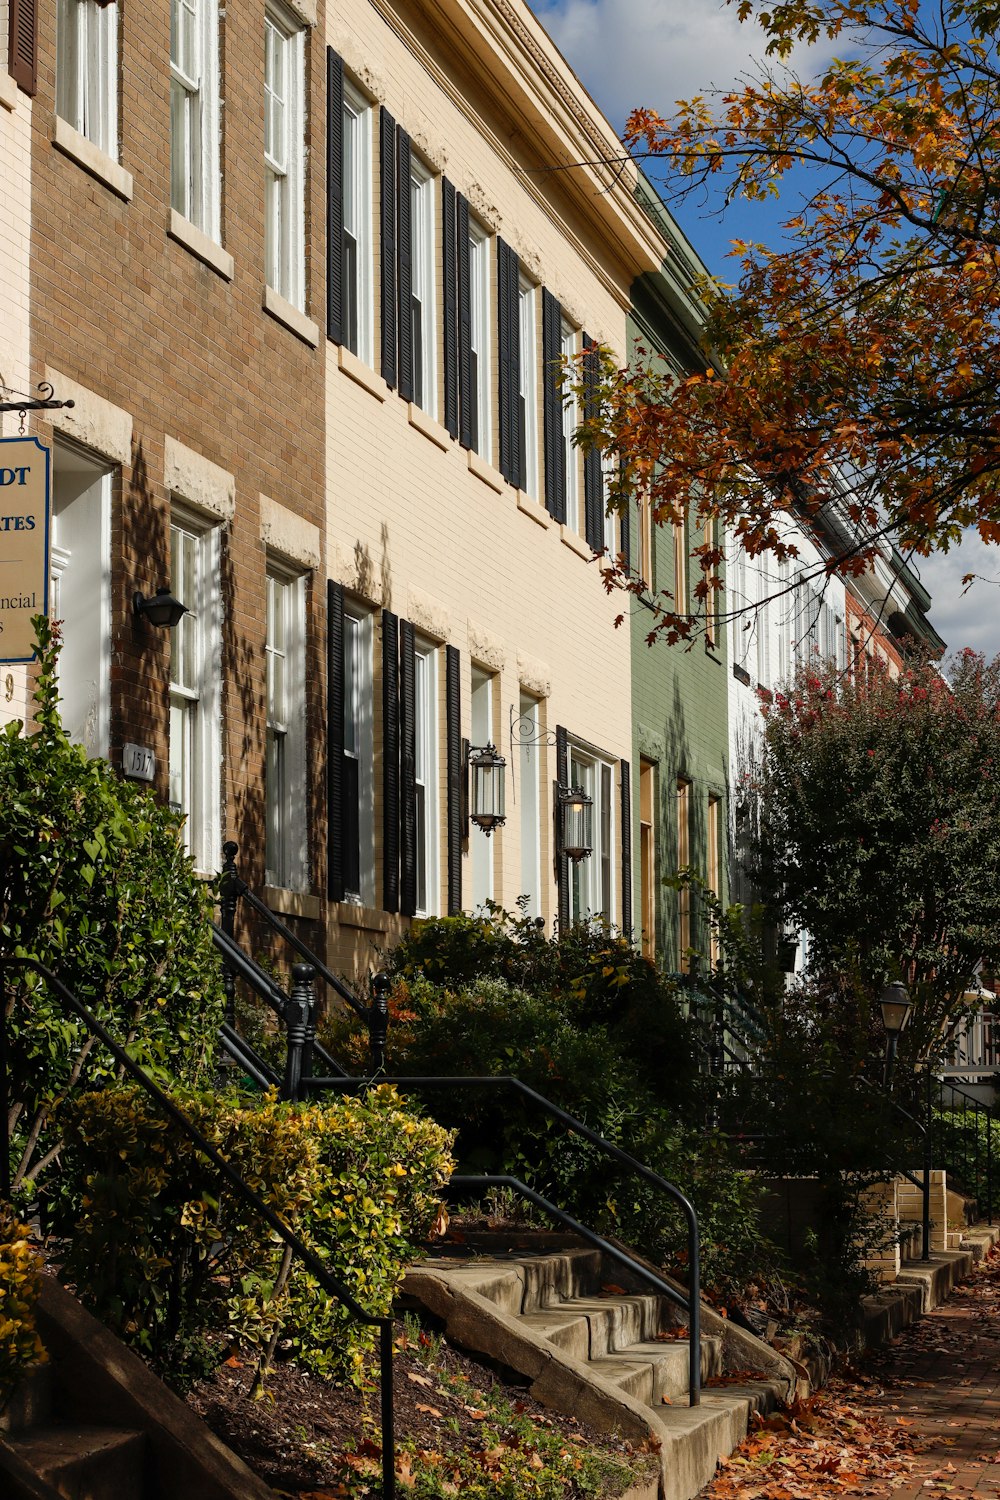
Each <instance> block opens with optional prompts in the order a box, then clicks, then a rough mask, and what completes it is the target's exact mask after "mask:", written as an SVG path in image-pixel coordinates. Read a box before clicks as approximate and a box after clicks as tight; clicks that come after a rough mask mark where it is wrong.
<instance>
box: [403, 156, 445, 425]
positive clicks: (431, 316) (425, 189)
mask: <svg viewBox="0 0 1000 1500" xmlns="http://www.w3.org/2000/svg"><path fill="white" fill-rule="evenodd" d="M410 234H411V243H412V261H411V272H410V277H411V281H410V326H411V328H412V332H413V400H414V402H415V404H416V405H417V406H419V407H422V408H423V410H424V411H425V412H427V413H428V415H430V416H432V417H433V416H436V415H437V361H436V359H435V344H436V334H435V327H436V318H435V312H436V306H437V298H436V292H435V284H434V180H433V178H432V177H431V175H430V173H429V172H428V171H427V168H426V167H425V166H423V164H422V163H421V162H419V161H418V160H417V159H416V157H415V156H411V158H410ZM401 311H402V315H403V316H405V309H404V310H401Z"/></svg>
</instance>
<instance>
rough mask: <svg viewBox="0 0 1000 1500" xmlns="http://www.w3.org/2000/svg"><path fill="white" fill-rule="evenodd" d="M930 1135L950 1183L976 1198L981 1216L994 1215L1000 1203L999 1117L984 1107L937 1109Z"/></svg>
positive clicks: (938, 1163) (935, 1158)
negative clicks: (988, 1113)
mask: <svg viewBox="0 0 1000 1500" xmlns="http://www.w3.org/2000/svg"><path fill="white" fill-rule="evenodd" d="M931 1134H932V1138H933V1140H934V1149H933V1156H934V1165H935V1166H936V1167H944V1168H946V1170H947V1171H948V1174H949V1175H948V1186H949V1187H953V1188H955V1189H956V1190H957V1191H958V1192H961V1193H966V1194H967V1195H968V1196H969V1197H970V1198H975V1200H976V1203H977V1204H978V1207H979V1213H980V1216H983V1215H987V1216H989V1215H991V1214H992V1213H993V1210H994V1206H995V1205H996V1204H997V1203H998V1202H1000V1120H997V1119H996V1118H994V1117H989V1116H987V1114H986V1112H985V1110H975V1109H935V1110H934V1111H933V1113H932V1116H931Z"/></svg>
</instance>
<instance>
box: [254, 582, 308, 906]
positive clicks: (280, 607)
mask: <svg viewBox="0 0 1000 1500" xmlns="http://www.w3.org/2000/svg"><path fill="white" fill-rule="evenodd" d="M266 589H267V603H266V609H265V635H264V655H265V659H266V671H267V685H266V717H267V750H266V765H265V770H264V794H265V807H266V818H265V827H266V832H267V858H266V869H267V875H266V879H267V884H268V885H270V886H276V887H278V888H279V889H282V890H289V891H304V890H307V889H308V886H309V820H308V812H307V808H308V789H307V786H306V735H305V729H306V649H305V647H306V642H305V636H306V579H305V575H304V574H302V573H295V572H293V571H292V570H291V569H289V568H287V567H285V566H284V565H283V564H282V563H281V562H279V561H277V560H276V559H273V558H268V562H267V573H266Z"/></svg>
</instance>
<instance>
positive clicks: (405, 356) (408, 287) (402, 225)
mask: <svg viewBox="0 0 1000 1500" xmlns="http://www.w3.org/2000/svg"><path fill="white" fill-rule="evenodd" d="M396 174H397V181H398V205H399V213H398V218H397V220H396V241H397V243H396V250H397V255H398V258H399V394H400V395H401V396H402V398H403V400H404V401H412V400H413V223H412V219H413V215H412V212H411V208H412V205H411V202H410V137H409V136H408V135H407V133H406V131H405V130H402V129H401V130H400V131H399V135H398V137H397V141H396Z"/></svg>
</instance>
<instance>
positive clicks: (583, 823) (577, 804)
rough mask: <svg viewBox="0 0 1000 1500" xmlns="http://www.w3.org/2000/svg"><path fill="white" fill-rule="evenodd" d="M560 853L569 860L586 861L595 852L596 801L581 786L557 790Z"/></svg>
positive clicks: (563, 787)
mask: <svg viewBox="0 0 1000 1500" xmlns="http://www.w3.org/2000/svg"><path fill="white" fill-rule="evenodd" d="M557 797H558V807H559V853H560V854H564V855H565V856H566V857H567V859H572V860H573V861H578V860H581V859H586V858H587V857H588V855H590V854H592V853H593V851H594V799H593V797H590V796H588V794H587V793H586V792H585V791H584V790H583V788H582V787H580V786H560V787H559V788H558V789H557Z"/></svg>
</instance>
